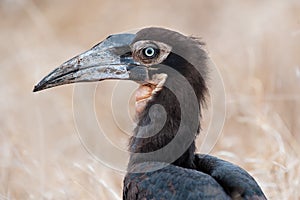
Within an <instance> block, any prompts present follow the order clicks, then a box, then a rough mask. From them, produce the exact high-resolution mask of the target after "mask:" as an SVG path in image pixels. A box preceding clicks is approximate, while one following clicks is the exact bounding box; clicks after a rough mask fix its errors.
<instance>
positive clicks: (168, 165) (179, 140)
mask: <svg viewBox="0 0 300 200" xmlns="http://www.w3.org/2000/svg"><path fill="white" fill-rule="evenodd" d="M206 62H207V54H206V52H205V51H204V50H203V43H201V42H199V41H198V40H197V39H195V38H192V37H187V36H184V35H182V34H180V33H178V32H175V31H171V30H168V29H163V28H154V27H152V28H145V29H142V30H140V31H139V32H137V33H136V34H117V35H111V36H109V37H108V38H107V39H106V40H104V41H103V42H101V43H99V44H98V45H96V46H94V47H93V48H92V49H90V50H89V51H87V52H84V53H83V54H80V55H78V56H76V57H74V58H72V59H71V60H69V61H67V62H65V63H64V64H62V65H61V66H60V67H58V68H56V69H55V70H54V71H53V72H51V73H50V74H49V75H47V76H46V77H45V78H44V79H42V80H41V81H40V83H38V84H37V85H36V86H35V88H34V91H39V90H43V89H46V88H50V87H54V86H58V85H63V84H69V83H75V82H87V81H100V80H105V79H123V80H133V81H136V82H137V83H139V84H140V87H139V89H138V90H137V92H136V111H137V114H136V115H137V127H136V128H135V130H134V134H133V136H132V137H131V139H130V142H129V150H130V153H131V156H130V160H129V163H128V173H127V174H126V176H125V179H124V187H123V199H132V200H134V199H266V197H265V196H264V194H263V192H262V190H261V189H260V187H259V186H258V184H257V183H256V181H255V180H254V179H253V178H252V177H251V176H250V175H249V174H248V173H247V172H246V171H245V170H243V169H241V168H240V167H238V166H236V165H234V164H232V163H230V162H227V161H224V160H221V159H218V158H216V157H213V156H209V155H201V154H195V149H196V148H195V141H194V140H195V138H196V136H197V134H198V133H199V130H200V122H199V118H200V116H201V105H202V104H203V103H204V102H205V94H206V92H207V85H206V79H207V72H208V71H209V69H207V68H208V67H207V64H206Z"/></svg>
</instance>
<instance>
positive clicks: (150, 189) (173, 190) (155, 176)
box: [123, 165, 231, 200]
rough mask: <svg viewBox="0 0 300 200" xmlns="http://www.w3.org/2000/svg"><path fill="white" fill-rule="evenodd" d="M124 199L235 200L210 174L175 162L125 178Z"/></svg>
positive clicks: (129, 174)
mask: <svg viewBox="0 0 300 200" xmlns="http://www.w3.org/2000/svg"><path fill="white" fill-rule="evenodd" d="M123 199H124V200H139V199H152V200H158V199H166V200H167V199H173V200H182V199H188V200H196V199H205V200H209V199H220V200H223V199H231V198H230V197H229V196H228V195H227V194H226V192H225V191H224V189H223V188H222V187H221V186H220V185H219V183H217V181H215V180H214V179H213V178H212V177H210V176H209V175H207V174H205V173H202V172H199V171H196V170H192V169H186V168H182V167H178V166H175V165H168V166H166V167H164V168H161V169H159V170H156V171H152V172H144V173H128V174H127V175H126V177H125V179H124V188H123Z"/></svg>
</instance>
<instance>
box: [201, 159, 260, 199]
mask: <svg viewBox="0 0 300 200" xmlns="http://www.w3.org/2000/svg"><path fill="white" fill-rule="evenodd" d="M195 165H196V167H197V170H199V171H202V172H204V173H206V174H208V175H209V176H211V177H212V178H214V179H215V180H216V181H217V182H218V183H219V184H220V185H221V186H222V188H224V190H225V191H226V193H228V194H229V195H230V196H231V197H232V198H233V199H253V200H264V199H266V197H265V195H264V193H263V191H262V190H261V188H260V187H259V185H258V184H257V182H256V181H255V179H254V178H253V177H252V176H251V175H250V174H249V173H248V172H246V171H245V170H244V169H242V168H241V167H239V166H237V165H235V164H233V163H230V162H228V161H225V160H222V159H219V158H217V157H214V156H210V155H206V154H196V155H195Z"/></svg>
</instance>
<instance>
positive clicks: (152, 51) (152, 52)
mask: <svg viewBox="0 0 300 200" xmlns="http://www.w3.org/2000/svg"><path fill="white" fill-rule="evenodd" d="M142 53H143V56H144V57H145V58H147V59H153V58H156V57H157V56H158V54H159V49H158V48H157V47H153V46H149V47H145V48H144V49H143V50H142Z"/></svg>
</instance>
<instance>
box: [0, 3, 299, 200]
mask: <svg viewBox="0 0 300 200" xmlns="http://www.w3.org/2000/svg"><path fill="white" fill-rule="evenodd" d="M0 17H1V18H0V42H1V45H0V58H1V59H0V70H1V71H0V94H1V96H0V97H1V98H0V111H1V115H0V199H1V200H2V199H120V198H121V194H122V192H121V191H122V179H123V176H124V174H123V173H121V172H117V171H115V170H112V169H110V168H108V167H106V166H104V165H102V164H101V163H99V162H97V161H96V160H94V159H93V158H92V157H91V155H90V154H89V153H87V151H86V150H85V149H84V148H83V146H82V145H81V143H80V140H79V138H78V135H77V133H76V128H75V124H74V120H73V110H72V93H73V86H65V87H59V88H56V89H53V90H47V91H45V92H41V93H37V94H34V93H32V92H31V91H32V89H33V85H34V84H36V83H37V82H38V81H39V80H40V79H41V78H42V77H43V76H44V75H46V74H47V73H48V72H50V71H51V70H52V69H54V67H56V66H58V65H59V64H61V63H62V62H63V61H66V60H67V59H69V58H71V57H72V56H74V55H76V54H78V53H80V52H82V51H84V50H86V49H88V48H89V47H91V46H93V45H94V44H96V43H97V42H99V41H101V40H102V39H104V38H105V37H106V36H107V35H109V34H111V33H118V32H123V31H126V30H132V29H136V28H140V27H145V26H151V25H155V26H163V27H168V28H171V29H175V30H179V31H181V32H183V33H185V34H188V35H193V36H201V37H202V38H203V40H204V41H205V42H206V43H207V49H208V50H209V52H210V55H211V57H212V59H213V60H214V62H215V63H216V65H217V66H218V68H219V70H220V72H221V74H222V77H223V79H224V83H225V89H226V107H227V116H226V121H225V125H224V128H223V132H222V136H221V137H220V138H219V140H218V142H217V144H216V146H215V147H214V149H213V151H212V152H211V154H213V155H216V156H219V157H222V158H224V159H226V160H229V161H232V162H234V163H237V164H239V165H240V166H242V167H243V168H245V169H247V170H248V171H249V172H250V173H251V174H252V175H253V176H254V177H255V178H256V180H257V181H258V182H259V184H260V186H261V187H262V188H263V190H264V192H265V194H266V195H267V197H268V198H269V199H300V190H299V188H300V183H299V181H300V165H299V164H300V163H299V153H300V147H299V139H300V133H299V130H300V117H299V112H300V94H299V91H300V2H299V1H296V0H294V1H293V0H290V1H279V0H278V1H277V0H275V1H259V0H254V1H251V0H244V1H233V0H227V1H217V0H211V1H204V0H201V1H196V0H195V1H192V0H187V1H181V0H175V1H159V0H152V1H140V0H132V1H117V0H114V1H104V0H103V1H96V0H92V1H79V0H72V1H71V0H66V1H60V0H52V1H50V0H44V1H37V0H35V1H33V0H1V1H0ZM110 84H111V83H105V82H103V84H102V83H101V84H99V87H100V88H98V89H99V91H98V89H97V98H96V99H97V101H98V102H99V104H97V112H100V113H102V114H104V117H103V120H106V121H105V122H103V123H105V124H109V123H113V122H111V118H110V117H109V116H110V113H111V107H110V104H109V99H110V97H109V90H110V89H111V85H110ZM100 85H101V86H100ZM100 89H101V91H100ZM120 102H122V99H120ZM126 103H127V102H125V103H124V105H125V106H127V104H126ZM204 118H205V114H204ZM124 120H125V122H124V123H125V124H127V125H125V126H128V127H131V125H130V124H128V123H127V121H126V119H124ZM119 138H121V139H119ZM112 140H115V141H116V142H117V143H120V144H122V145H123V146H124V147H126V137H124V135H123V134H122V133H120V131H119V132H118V130H117V129H116V131H115V132H114V135H113V136H112ZM99 145H101V141H99ZM111 156H112V157H113V156H114V155H111Z"/></svg>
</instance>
